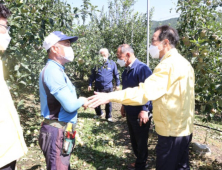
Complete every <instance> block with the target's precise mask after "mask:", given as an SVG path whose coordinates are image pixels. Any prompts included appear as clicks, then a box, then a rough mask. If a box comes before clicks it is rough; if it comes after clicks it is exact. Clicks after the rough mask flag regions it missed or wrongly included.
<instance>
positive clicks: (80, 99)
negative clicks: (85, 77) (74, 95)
mask: <svg viewBox="0 0 222 170" xmlns="http://www.w3.org/2000/svg"><path fill="white" fill-rule="evenodd" d="M84 102H85V100H84V98H79V103H80V104H81V106H82V105H83V104H84Z"/></svg>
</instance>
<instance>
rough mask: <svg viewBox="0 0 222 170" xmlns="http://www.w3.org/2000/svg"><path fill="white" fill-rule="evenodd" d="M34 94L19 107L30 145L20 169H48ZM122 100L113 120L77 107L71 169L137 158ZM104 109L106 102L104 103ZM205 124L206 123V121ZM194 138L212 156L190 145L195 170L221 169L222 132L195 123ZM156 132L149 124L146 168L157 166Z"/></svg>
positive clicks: (219, 124) (92, 169)
mask: <svg viewBox="0 0 222 170" xmlns="http://www.w3.org/2000/svg"><path fill="white" fill-rule="evenodd" d="M75 85H76V87H77V89H79V90H78V91H79V92H80V91H81V92H82V93H81V95H84V96H90V95H91V94H92V92H91V93H88V92H86V91H85V90H84V89H87V84H86V83H85V82H82V81H76V82H75ZM33 101H34V99H33V98H32V97H30V96H29V97H27V98H26V100H25V102H24V105H23V106H22V107H21V108H20V110H21V114H20V119H21V123H22V126H23V129H24V135H25V139H26V143H27V145H28V146H29V151H28V154H27V155H25V156H24V157H22V158H21V159H19V161H18V164H17V168H18V170H45V169H46V164H45V158H44V156H43V154H42V152H41V150H40V148H39V146H38V142H37V139H38V134H39V128H40V124H41V122H42V120H43V118H41V117H40V112H39V109H40V108H39V104H38V102H36V103H35V102H34V103H33ZM120 107H121V105H120V104H117V103H113V112H112V115H113V119H114V122H113V123H110V122H107V121H106V119H105V118H104V117H103V118H102V119H94V115H95V111H94V110H93V109H87V110H83V109H82V108H81V109H79V111H78V125H77V136H76V146H75V149H74V151H73V153H72V156H71V161H70V162H71V169H72V170H97V169H98V170H99V169H101V170H125V169H127V165H128V164H130V163H132V162H134V161H135V157H134V154H133V152H132V148H131V144H130V137H129V133H128V127H127V124H126V119H125V118H122V117H121V115H120V111H119V110H120ZM102 108H103V109H104V106H102ZM202 118H203V115H201V114H198V110H197V111H196V117H195V123H199V124H202V121H201V120H202ZM215 118H217V119H215V120H214V121H213V123H209V124H208V125H209V126H211V127H214V128H219V129H222V121H221V120H222V119H221V114H218V115H216V116H215ZM205 125H206V124H205ZM193 142H199V143H201V144H203V143H206V144H208V146H209V147H210V149H211V151H212V154H211V156H208V157H206V156H200V155H198V154H196V153H194V152H193V151H192V145H191V146H190V153H189V156H190V165H191V169H193V170H199V169H200V170H221V169H222V133H219V132H216V131H213V130H209V129H206V128H203V127H199V126H194V133H193V139H192V143H193ZM156 143H157V134H156V133H155V131H154V125H153V124H152V126H151V128H150V136H149V142H148V144H149V146H148V149H149V156H148V163H149V167H148V168H147V169H151V170H154V169H155V161H156V154H155V146H156Z"/></svg>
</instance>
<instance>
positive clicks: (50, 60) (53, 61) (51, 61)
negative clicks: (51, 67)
mask: <svg viewBox="0 0 222 170" xmlns="http://www.w3.org/2000/svg"><path fill="white" fill-rule="evenodd" d="M48 62H50V63H55V64H56V65H58V66H59V67H60V68H61V69H63V70H64V69H65V67H64V66H63V65H61V64H59V63H58V62H56V61H55V60H52V59H48Z"/></svg>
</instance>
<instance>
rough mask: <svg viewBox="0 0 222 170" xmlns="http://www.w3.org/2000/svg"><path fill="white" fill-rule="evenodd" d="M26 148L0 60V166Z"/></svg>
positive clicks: (18, 156) (18, 155)
mask: <svg viewBox="0 0 222 170" xmlns="http://www.w3.org/2000/svg"><path fill="white" fill-rule="evenodd" d="M27 150H28V149H27V147H26V144H25V141H24V138H23V133H22V128H21V126H20V122H19V116H18V113H17V111H16V109H15V106H14V103H13V101H12V98H11V95H10V92H9V89H8V87H7V85H6V82H5V80H4V77H3V69H2V61H1V60H0V168H1V167H3V166H5V165H7V164H9V163H10V162H12V161H14V160H17V159H18V158H20V157H21V156H23V155H24V154H25V153H27Z"/></svg>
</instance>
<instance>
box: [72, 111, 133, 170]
mask: <svg viewBox="0 0 222 170" xmlns="http://www.w3.org/2000/svg"><path fill="white" fill-rule="evenodd" d="M92 112H94V111H92V110H90V109H87V110H86V111H83V109H80V110H79V117H78V126H77V133H78V135H77V137H76V147H75V149H74V154H73V155H72V157H71V162H72V163H71V167H72V168H73V169H78V170H81V169H90V170H94V169H119V170H121V169H126V164H127V162H129V160H130V158H129V157H128V156H127V152H128V153H131V151H130V150H127V147H126V146H125V142H126V141H125V140H124V139H121V138H120V136H121V132H122V124H123V123H124V122H122V121H120V120H117V121H116V122H115V123H111V122H107V121H106V120H105V119H94V118H93V117H94V115H95V114H94V113H92Z"/></svg>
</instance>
